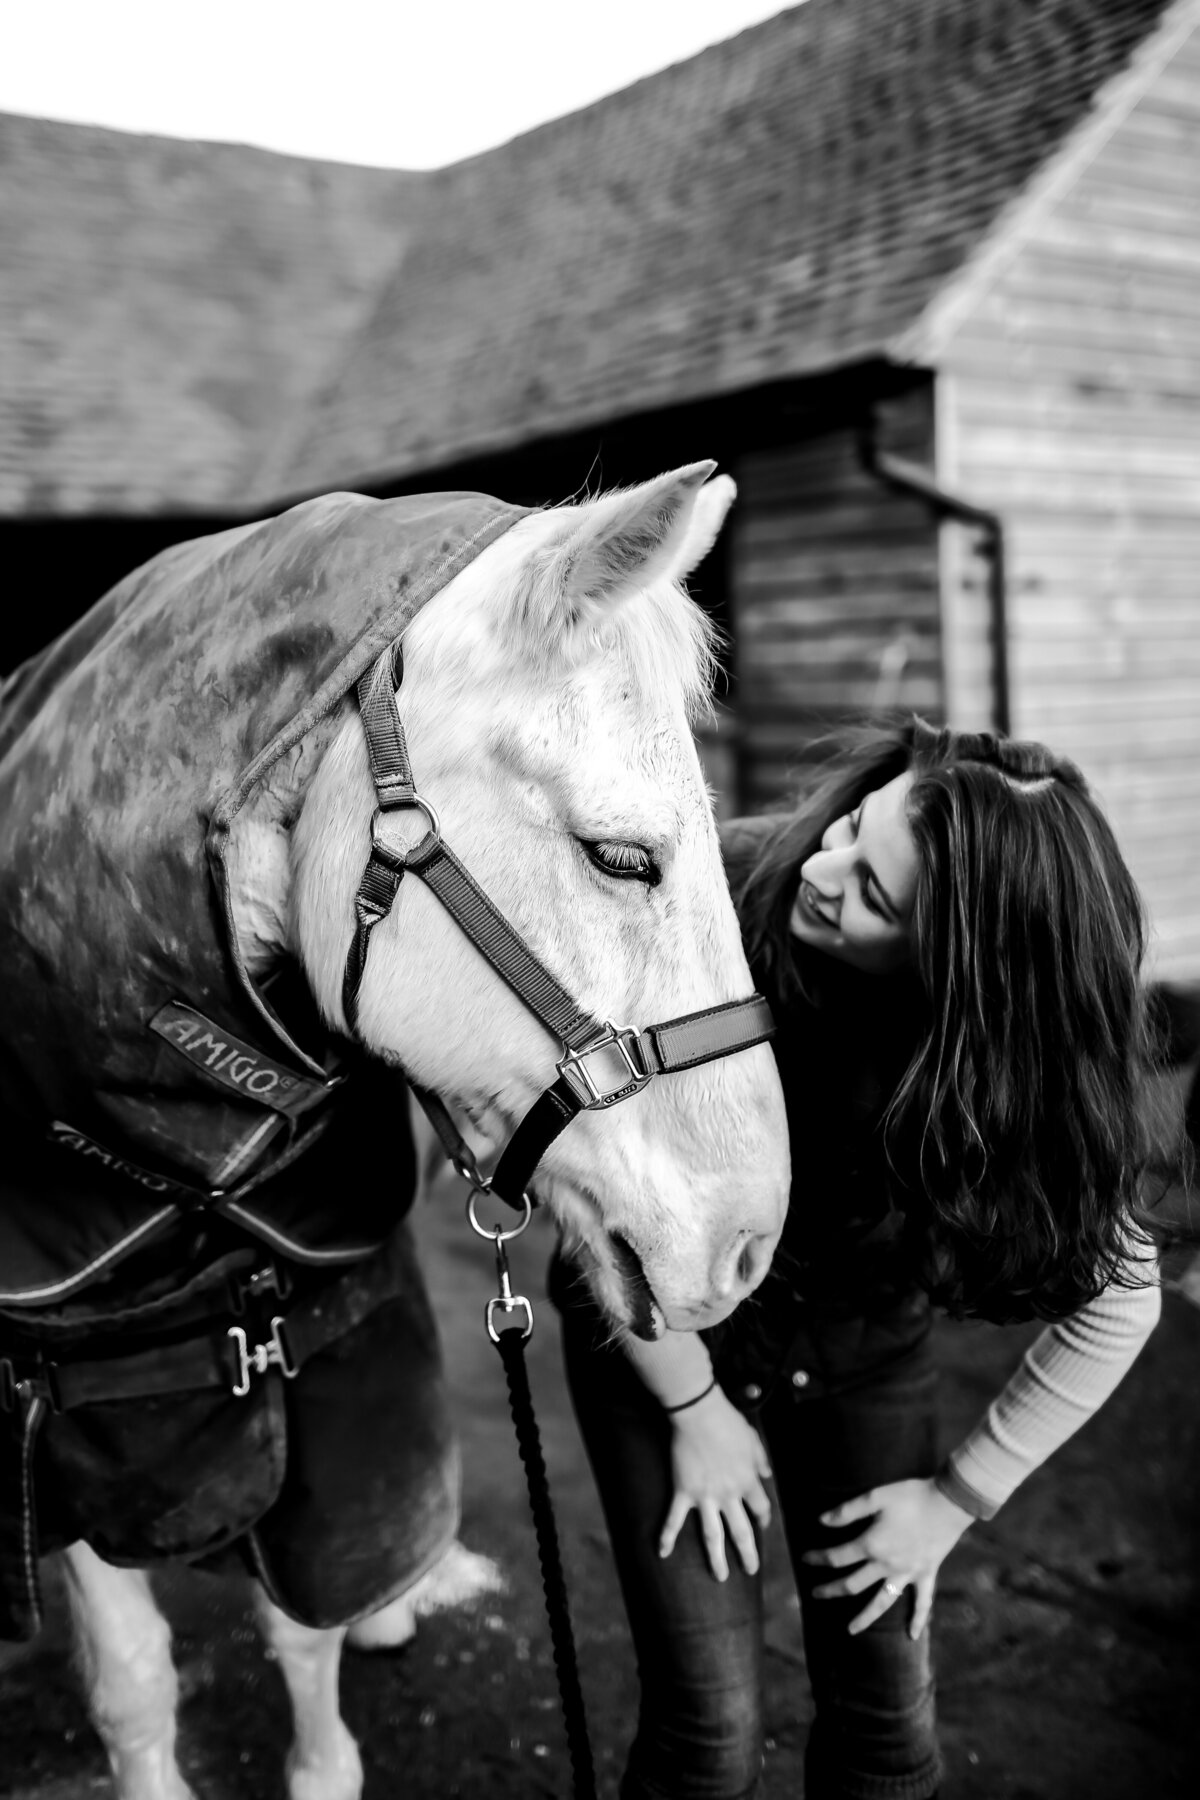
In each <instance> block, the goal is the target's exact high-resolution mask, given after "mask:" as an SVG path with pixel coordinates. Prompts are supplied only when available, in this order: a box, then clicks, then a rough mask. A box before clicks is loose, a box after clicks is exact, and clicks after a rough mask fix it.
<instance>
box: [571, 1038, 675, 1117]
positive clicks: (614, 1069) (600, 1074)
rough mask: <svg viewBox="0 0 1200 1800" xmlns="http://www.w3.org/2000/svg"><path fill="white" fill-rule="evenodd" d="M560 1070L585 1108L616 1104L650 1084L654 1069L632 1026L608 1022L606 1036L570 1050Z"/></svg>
mask: <svg viewBox="0 0 1200 1800" xmlns="http://www.w3.org/2000/svg"><path fill="white" fill-rule="evenodd" d="M557 1066H558V1072H559V1074H560V1075H561V1076H562V1078H563V1080H564V1081H565V1082H566V1084H567V1086H568V1087H569V1088H570V1090H571V1092H572V1093H573V1094H574V1096H575V1098H576V1099H577V1100H578V1102H579V1104H580V1106H582V1107H583V1108H584V1109H585V1111H588V1112H592V1111H596V1110H599V1109H600V1108H602V1107H605V1106H615V1105H616V1103H617V1101H618V1100H625V1099H627V1098H628V1096H629V1095H630V1094H636V1093H637V1092H638V1091H639V1090H640V1089H641V1088H644V1087H646V1086H648V1084H649V1083H650V1082H651V1081H653V1079H654V1071H653V1070H652V1069H649V1068H647V1067H646V1062H645V1058H644V1056H643V1053H642V1046H641V1040H640V1038H639V1037H638V1034H637V1032H636V1031H634V1030H633V1029H632V1028H631V1027H630V1026H628V1025H612V1024H609V1023H607V1022H606V1023H605V1027H604V1034H603V1036H602V1037H598V1038H595V1039H594V1040H593V1041H592V1042H591V1043H590V1044H587V1045H585V1046H584V1048H583V1049H582V1050H568V1051H566V1053H565V1054H564V1056H563V1058H562V1061H561V1062H560V1063H559V1064H558V1065H557Z"/></svg>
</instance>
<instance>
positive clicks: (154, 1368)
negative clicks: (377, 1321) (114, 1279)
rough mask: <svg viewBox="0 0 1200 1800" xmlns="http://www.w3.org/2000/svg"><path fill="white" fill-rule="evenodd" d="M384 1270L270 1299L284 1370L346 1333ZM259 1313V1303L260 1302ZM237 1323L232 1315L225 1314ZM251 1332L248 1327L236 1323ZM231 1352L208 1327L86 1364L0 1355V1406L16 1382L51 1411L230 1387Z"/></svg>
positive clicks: (381, 1283)
mask: <svg viewBox="0 0 1200 1800" xmlns="http://www.w3.org/2000/svg"><path fill="white" fill-rule="evenodd" d="M385 1275H386V1270H382V1268H381V1273H380V1275H379V1278H378V1279H377V1280H376V1281H372V1280H371V1279H370V1277H368V1278H367V1279H364V1278H363V1274H362V1271H361V1270H360V1269H359V1268H357V1267H356V1268H354V1269H352V1270H351V1271H349V1272H348V1273H347V1274H346V1275H344V1276H342V1277H341V1279H340V1280H338V1281H336V1282H334V1283H332V1284H331V1285H328V1286H325V1287H322V1288H320V1289H318V1291H317V1292H316V1293H315V1294H312V1295H310V1296H309V1297H308V1298H306V1299H304V1300H300V1301H294V1302H288V1301H285V1300H282V1299H278V1300H277V1301H276V1304H275V1307H274V1308H273V1309H272V1311H273V1312H275V1313H276V1314H277V1315H279V1316H280V1318H281V1321H282V1322H281V1326H280V1330H281V1333H282V1335H283V1337H284V1341H285V1345H286V1350H287V1356H288V1361H289V1365H290V1368H291V1370H292V1371H293V1372H294V1371H297V1370H299V1369H301V1368H303V1366H304V1364H305V1363H306V1362H307V1361H308V1359H309V1358H310V1357H311V1356H315V1355H316V1353H317V1352H318V1351H319V1350H323V1349H324V1348H325V1347H326V1345H328V1344H332V1343H334V1342H335V1341H336V1340H337V1339H338V1338H340V1337H344V1336H345V1335H346V1334H347V1332H350V1331H353V1329H354V1327H355V1326H356V1325H360V1324H361V1323H362V1321H363V1320H364V1319H365V1318H366V1317H367V1316H368V1315H369V1314H370V1313H372V1312H373V1311H374V1310H375V1309H376V1307H377V1306H379V1305H380V1304H381V1301H382V1300H383V1299H386V1298H387V1293H388V1292H389V1291H390V1290H389V1289H388V1288H387V1287H386V1283H385ZM260 1310H261V1306H260ZM228 1317H229V1319H230V1322H232V1323H236V1322H237V1320H236V1319H235V1317H234V1315H233V1314H232V1313H230V1314H229V1315H228ZM243 1328H244V1329H247V1330H248V1331H249V1332H250V1334H251V1335H253V1330H254V1329H255V1328H254V1327H248V1326H246V1325H245V1324H244V1325H243ZM238 1372H239V1370H238V1357H237V1355H236V1352H235V1350H234V1347H233V1345H232V1343H231V1341H230V1338H229V1334H228V1331H227V1330H214V1329H212V1328H211V1327H210V1328H209V1329H208V1330H207V1331H205V1332H203V1333H200V1334H197V1335H196V1336H195V1337H190V1338H186V1339H184V1341H183V1342H182V1343H174V1344H158V1345H154V1346H153V1347H152V1348H150V1349H147V1350H138V1351H134V1352H133V1353H132V1354H131V1355H129V1356H105V1357H97V1358H95V1359H93V1360H91V1361H76V1360H74V1359H71V1360H69V1361H61V1362H60V1361H54V1360H50V1359H46V1358H42V1357H38V1358H36V1359H33V1358H31V1359H29V1360H28V1363H26V1360H25V1359H24V1358H22V1357H20V1356H16V1357H13V1358H11V1359H10V1358H8V1357H5V1358H2V1359H0V1410H2V1411H9V1410H11V1408H12V1405H13V1400H12V1397H11V1394H10V1390H11V1393H15V1391H16V1389H17V1386H18V1384H19V1383H21V1382H25V1383H27V1384H29V1389H30V1392H31V1393H34V1394H37V1395H39V1396H40V1397H41V1398H42V1399H43V1400H45V1401H46V1402H47V1404H48V1405H49V1406H50V1407H51V1409H52V1410H53V1411H54V1412H70V1411H71V1410H72V1409H73V1408H75V1407H77V1406H90V1405H93V1404H95V1403H96V1402H97V1401H103V1400H146V1399H150V1398H151V1397H153V1396H156V1395H162V1394H186V1393H190V1392H194V1391H196V1390H198V1389H203V1388H227V1389H230V1390H231V1391H232V1386H233V1382H234V1379H235V1378H236V1376H237V1374H238Z"/></svg>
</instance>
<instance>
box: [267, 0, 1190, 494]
mask: <svg viewBox="0 0 1200 1800" xmlns="http://www.w3.org/2000/svg"><path fill="white" fill-rule="evenodd" d="M1164 7H1165V0H808V4H807V5H804V6H800V7H795V8H793V9H792V10H790V11H788V12H785V13H783V14H781V15H780V16H779V17H777V18H775V19H771V20H769V21H768V22H767V23H766V24H763V25H759V26H756V27H755V28H753V29H752V30H749V31H746V32H743V33H742V34H741V35H740V36H738V37H736V38H733V39H730V40H729V41H728V42H726V43H723V44H719V45H717V46H715V47H714V48H712V49H710V50H706V51H704V52H703V53H702V54H701V55H699V56H697V57H694V58H692V59H691V60H690V61H688V62H686V63H681V64H679V65H677V66H676V67H674V68H671V69H668V70H666V71H664V72H663V73H662V74H659V75H655V76H652V77H650V78H649V79H647V80H645V81H641V82H638V83H637V84H636V85H635V86H633V87H631V88H627V89H625V90H624V91H623V92H621V93H619V94H614V95H612V96H611V97H610V98H607V99H605V100H602V101H600V102H599V103H598V104H596V105H594V106H591V107H588V108H587V109H586V110H584V111H582V112H578V113H575V114H573V115H571V116H569V117H567V118H563V119H559V120H557V121H555V122H554V123H552V124H550V125H546V126H543V127H541V128H540V129H539V130H537V131H533V132H530V133H528V134H527V135H526V136H523V137H520V138H518V139H516V140H514V141H513V142H512V143H510V144H507V145H505V146H504V147H502V148H501V149H498V150H495V151H491V152H489V153H488V154H486V155H483V156H479V157H475V158H473V159H471V160H470V161H468V162H465V163H460V164H457V165H454V166H453V167H451V168H449V169H447V170H443V171H440V172H438V174H436V175H435V176H432V177H430V178H429V179H430V183H431V191H432V193H433V195H434V197H435V203H434V204H433V205H432V206H431V208H430V210H429V211H428V213H427V215H426V222H425V224H424V226H423V228H422V230H421V232H420V234H419V237H418V239H417V241H416V242H415V243H414V244H413V245H412V246H411V247H410V251H409V254H408V256H407V257H406V258H405V260H404V262H403V264H402V266H401V267H400V268H399V270H398V271H397V272H396V274H395V275H394V277H393V279H392V280H391V281H390V283H389V284H388V285H387V287H386V289H385V291H384V293H383V296H382V298H381V300H380V302H379V304H378V306H377V308H376V310H375V313H374V316H373V317H372V318H371V320H370V322H369V324H367V325H366V327H365V328H364V329H363V331H362V332H361V334H360V336H359V337H358V340H357V342H356V343H355V344H354V345H353V347H352V349H351V351H350V353H349V355H348V357H347V358H346V360H345V361H344V364H343V366H342V367H341V369H340V370H339V371H338V372H337V374H336V376H335V377H334V378H333V379H332V380H331V381H330V382H329V383H327V385H326V386H325V388H324V390H323V391H322V392H321V394H320V395H319V397H318V398H317V400H316V402H315V403H314V404H313V405H312V407H311V408H310V409H309V411H308V414H307V417H305V418H304V419H302V420H300V421H298V422H297V424H296V425H294V427H293V432H292V437H291V444H290V447H288V446H286V445H284V446H281V447H280V448H277V450H276V452H275V453H274V455H273V456H272V457H271V458H270V459H269V460H268V463H267V465H266V471H265V472H264V474H265V477H266V485H267V486H268V487H269V488H270V489H271V490H273V491H274V492H276V493H277V494H282V493H293V492H295V493H299V492H303V491H308V490H312V489H317V488H321V487H326V486H330V485H342V484H354V483H364V484H366V483H370V482H373V481H374V482H380V481H383V480H385V479H386V478H387V477H389V476H391V477H402V476H404V475H406V474H410V473H412V472H415V471H418V470H423V469H426V468H430V469H432V468H435V467H436V466H437V465H438V464H444V463H447V462H449V461H451V460H453V459H455V458H457V457H461V456H464V455H466V454H469V453H475V452H479V451H486V450H489V449H495V448H498V447H502V446H505V445H509V444H515V443H518V442H521V441H527V440H529V439H531V438H534V437H538V436H541V435H543V434H546V433H552V432H555V431H561V430H567V429H574V428H577V427H579V426H581V425H585V424H587V423H589V422H595V421H600V420H603V419H609V418H613V417H616V416H620V415H621V414H626V415H628V414H631V413H635V412H641V411H643V410H645V409H647V408H652V407H656V406H660V405H666V404H674V403H678V402H682V401H685V400H689V399H694V398H699V397H703V396H708V395H713V394H718V393H728V392H731V391H734V390H736V389H739V388H747V387H751V386H754V385H755V384H758V383H761V382H763V381H767V380H770V379H773V378H777V377H781V376H794V375H801V374H805V373H808V372H812V371H817V370H820V369H825V368H829V367H831V366H836V365H837V364H840V363H843V362H846V361H849V360H852V359H857V358H860V357H864V356H868V355H872V354H877V353H879V352H881V351H883V350H885V349H886V347H887V345H888V344H889V342H891V341H892V340H894V338H895V337H896V336H897V334H899V333H900V332H902V331H903V330H904V329H905V328H906V327H907V326H909V325H911V324H912V323H913V322H914V321H915V320H916V318H917V317H918V316H919V314H920V312H921V311H922V309H923V308H924V307H925V305H926V304H927V302H928V301H929V300H930V299H931V298H932V297H933V295H934V294H935V293H936V291H937V290H938V288H939V286H940V285H941V284H942V283H944V282H945V281H946V279H947V277H948V276H949V275H950V274H951V273H952V272H953V271H955V270H957V269H958V268H959V267H960V266H961V265H962V263H963V262H964V259H965V258H966V257H967V256H968V254H969V253H970V251H971V250H972V249H973V248H974V247H975V246H976V245H977V244H978V242H979V240H980V238H981V236H982V234H983V233H984V232H985V230H986V228H987V227H988V225H989V224H990V223H991V222H992V221H993V220H994V218H995V217H996V214H997V212H998V210H999V209H1000V208H1001V207H1002V206H1003V205H1004V203H1005V202H1007V201H1009V200H1011V199H1013V198H1014V197H1015V196H1016V195H1017V194H1018V193H1019V192H1020V191H1021V189H1022V188H1023V186H1024V185H1025V183H1026V182H1027V181H1028V180H1029V178H1030V177H1031V176H1032V175H1033V173H1034V172H1035V171H1036V170H1037V168H1038V167H1039V165H1040V164H1042V163H1043V162H1044V161H1045V159H1046V158H1047V156H1048V155H1049V154H1050V153H1051V152H1052V151H1053V150H1054V149H1055V148H1056V147H1057V146H1058V145H1059V144H1060V143H1061V142H1062V140H1063V138H1064V136H1065V135H1066V133H1068V132H1069V131H1070V130H1071V128H1072V127H1073V126H1074V125H1075V124H1076V123H1077V122H1078V121H1079V120H1080V119H1081V118H1082V117H1083V115H1084V114H1085V113H1086V111H1087V110H1088V108H1089V105H1090V103H1091V101H1092V99H1093V97H1094V96H1095V95H1096V93H1097V91H1098V90H1099V89H1100V88H1101V86H1102V85H1103V84H1104V83H1105V82H1106V81H1107V80H1108V79H1109V77H1111V76H1113V75H1115V74H1116V73H1117V72H1118V71H1119V70H1120V69H1121V68H1122V67H1123V66H1124V65H1125V64H1126V62H1127V61H1128V58H1129V55H1130V53H1131V51H1132V49H1133V48H1134V46H1135V45H1136V44H1137V43H1138V42H1139V40H1141V39H1142V38H1144V37H1145V36H1146V35H1147V34H1148V33H1149V32H1150V31H1151V30H1152V29H1153V27H1154V26H1155V24H1156V23H1157V21H1158V19H1159V17H1160V15H1161V14H1162V12H1163V11H1164ZM598 17H599V18H601V19H602V14H601V15H598ZM599 28H602V25H600V26H598V29H599Z"/></svg>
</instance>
